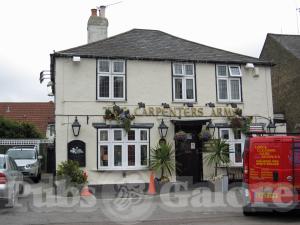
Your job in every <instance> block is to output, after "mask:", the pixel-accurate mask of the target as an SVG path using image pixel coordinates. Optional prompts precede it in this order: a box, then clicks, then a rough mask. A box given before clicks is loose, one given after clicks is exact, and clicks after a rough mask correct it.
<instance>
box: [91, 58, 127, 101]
mask: <svg viewBox="0 0 300 225" xmlns="http://www.w3.org/2000/svg"><path fill="white" fill-rule="evenodd" d="M97 63H98V64H97V67H98V68H97V71H98V74H97V79H98V80H97V99H98V100H113V101H118V100H125V85H126V84H125V61H124V60H104V59H100V60H98V62H97Z"/></svg>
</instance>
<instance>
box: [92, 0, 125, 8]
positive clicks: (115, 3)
mask: <svg viewBox="0 0 300 225" xmlns="http://www.w3.org/2000/svg"><path fill="white" fill-rule="evenodd" d="M122 2H123V1H119V2H114V3H111V4H108V5H101V6H105V7H108V6H112V5H117V4H120V3H122ZM101 6H99V7H97V9H98V10H100V8H101Z"/></svg>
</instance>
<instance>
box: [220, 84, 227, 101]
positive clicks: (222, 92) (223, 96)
mask: <svg viewBox="0 0 300 225" xmlns="http://www.w3.org/2000/svg"><path fill="white" fill-rule="evenodd" d="M218 82H219V99H224V100H226V99H228V95H227V80H218Z"/></svg>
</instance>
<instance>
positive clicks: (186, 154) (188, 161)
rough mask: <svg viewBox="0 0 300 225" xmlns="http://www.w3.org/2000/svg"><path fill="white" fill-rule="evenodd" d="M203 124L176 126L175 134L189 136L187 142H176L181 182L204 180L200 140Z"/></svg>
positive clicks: (177, 171) (189, 123)
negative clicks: (183, 133) (180, 133)
mask: <svg viewBox="0 0 300 225" xmlns="http://www.w3.org/2000/svg"><path fill="white" fill-rule="evenodd" d="M201 129H202V124H201V123H200V124H198V123H195V122H194V123H192V122H186V123H180V124H175V132H178V131H180V130H182V131H184V132H185V133H186V134H187V137H186V140H185V141H175V150H176V176H177V180H179V181H189V183H191V184H193V183H198V182H201V181H202V180H203V167H202V142H201V141H200V139H199V138H198V134H199V133H200V132H201Z"/></svg>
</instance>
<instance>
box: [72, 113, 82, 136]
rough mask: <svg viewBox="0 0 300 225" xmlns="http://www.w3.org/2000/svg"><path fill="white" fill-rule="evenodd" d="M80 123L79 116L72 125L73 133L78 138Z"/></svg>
mask: <svg viewBox="0 0 300 225" xmlns="http://www.w3.org/2000/svg"><path fill="white" fill-rule="evenodd" d="M80 127H81V125H80V123H79V122H78V120H77V116H76V117H75V120H74V122H73V123H72V131H73V134H74V136H75V137H77V136H78V135H79V133H80Z"/></svg>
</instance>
